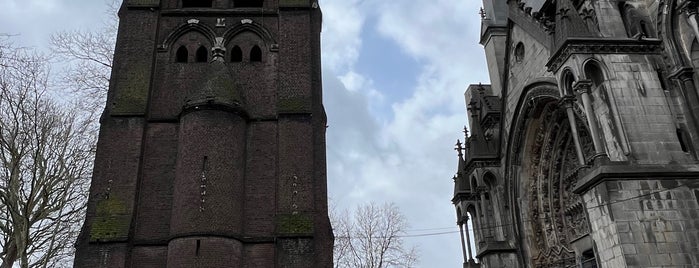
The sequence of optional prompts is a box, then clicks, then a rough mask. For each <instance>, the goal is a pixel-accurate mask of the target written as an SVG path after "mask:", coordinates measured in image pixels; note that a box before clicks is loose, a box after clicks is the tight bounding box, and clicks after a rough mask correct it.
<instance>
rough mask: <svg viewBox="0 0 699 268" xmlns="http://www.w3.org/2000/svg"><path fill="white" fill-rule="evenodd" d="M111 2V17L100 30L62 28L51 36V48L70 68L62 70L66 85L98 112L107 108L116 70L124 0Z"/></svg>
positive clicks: (64, 84) (109, 4)
mask: <svg viewBox="0 0 699 268" xmlns="http://www.w3.org/2000/svg"><path fill="white" fill-rule="evenodd" d="M105 1H106V2H107V11H106V15H107V20H105V24H104V26H103V27H101V28H98V29H96V30H73V31H61V32H57V33H55V34H53V35H51V50H52V51H53V53H54V54H55V55H56V56H57V59H58V60H59V62H60V63H61V64H66V68H64V69H63V72H62V73H60V74H59V75H60V84H61V86H62V87H63V88H67V89H71V90H72V91H73V93H78V94H79V95H80V97H81V99H82V100H83V101H84V102H83V105H85V107H86V108H90V109H91V110H92V111H94V112H95V114H97V113H99V112H100V109H101V108H103V107H104V104H105V102H106V97H107V90H109V78H110V76H111V72H112V60H113V58H114V46H115V44H116V37H117V30H118V26H119V25H118V24H119V17H118V16H117V11H118V9H119V6H120V5H121V2H122V0H105Z"/></svg>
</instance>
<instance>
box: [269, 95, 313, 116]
mask: <svg viewBox="0 0 699 268" xmlns="http://www.w3.org/2000/svg"><path fill="white" fill-rule="evenodd" d="M277 109H278V111H279V113H308V112H311V102H310V100H309V99H306V98H286V99H280V100H279V101H278V102H277Z"/></svg>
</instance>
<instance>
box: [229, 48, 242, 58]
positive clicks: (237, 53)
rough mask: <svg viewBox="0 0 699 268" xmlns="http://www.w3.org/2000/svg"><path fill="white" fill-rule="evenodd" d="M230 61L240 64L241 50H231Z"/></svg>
mask: <svg viewBox="0 0 699 268" xmlns="http://www.w3.org/2000/svg"><path fill="white" fill-rule="evenodd" d="M231 61H232V62H241V61H243V50H242V49H240V47H239V46H234V47H233V49H232V50H231Z"/></svg>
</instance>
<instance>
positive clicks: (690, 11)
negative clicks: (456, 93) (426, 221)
mask: <svg viewBox="0 0 699 268" xmlns="http://www.w3.org/2000/svg"><path fill="white" fill-rule="evenodd" d="M483 2H484V3H483V4H484V6H483V9H482V11H481V16H482V31H481V36H480V43H481V44H482V45H483V47H484V48H485V55H486V58H487V63H488V71H489V73H490V80H491V84H488V85H486V84H474V85H471V86H469V87H468V89H467V90H466V93H465V99H466V108H467V114H468V122H469V128H468V130H470V131H468V130H467V134H466V140H465V142H463V143H461V142H458V143H457V148H456V149H457V152H458V157H459V160H458V161H459V165H458V170H457V174H456V176H455V177H454V186H455V187H454V197H453V199H452V203H453V204H454V205H455V208H456V216H457V224H458V226H459V227H460V228H461V230H462V232H461V241H462V248H463V254H464V267H488V268H490V267H564V268H565V267H609V268H619V267H699V164H698V162H697V159H698V156H699V154H698V150H699V42H698V41H697V38H698V37H699V21H698V20H699V17H698V16H697V13H698V11H699V10H697V4H699V1H697V0H626V1H624V0H507V1H506V0H483ZM472 243H473V244H475V250H472V249H471V247H470V246H469V245H470V244H472Z"/></svg>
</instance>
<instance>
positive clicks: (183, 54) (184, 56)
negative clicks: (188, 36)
mask: <svg viewBox="0 0 699 268" xmlns="http://www.w3.org/2000/svg"><path fill="white" fill-rule="evenodd" d="M187 61H189V51H187V47H185V46H180V48H178V49H177V53H175V62H179V63H186V62H187Z"/></svg>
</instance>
